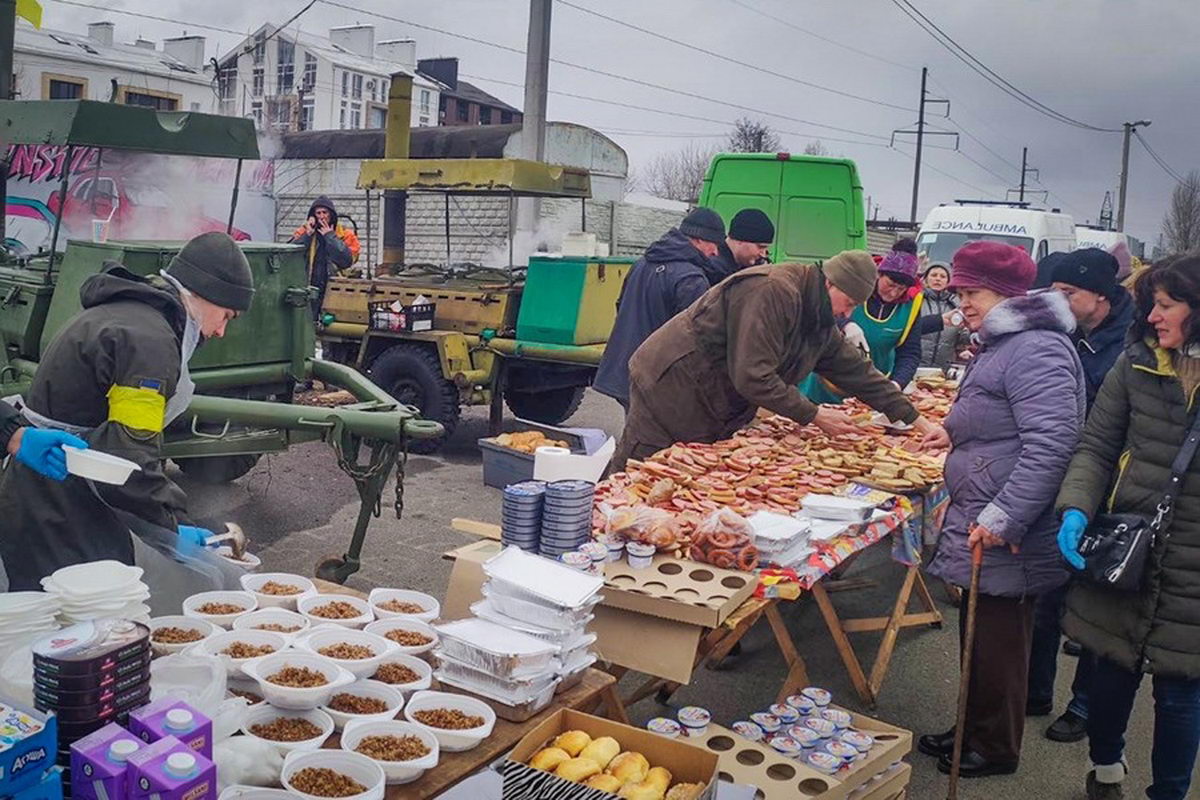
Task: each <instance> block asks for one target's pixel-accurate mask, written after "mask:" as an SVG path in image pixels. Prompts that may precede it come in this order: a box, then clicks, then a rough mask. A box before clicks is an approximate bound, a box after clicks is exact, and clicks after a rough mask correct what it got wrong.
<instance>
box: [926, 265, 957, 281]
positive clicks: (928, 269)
mask: <svg viewBox="0 0 1200 800" xmlns="http://www.w3.org/2000/svg"><path fill="white" fill-rule="evenodd" d="M935 269H940V270H941V271H942V272H944V273H946V279H947V280H949V278H950V276H951V275H952V274H953V273H951V272H950V265H949V264H946V263H945V262H942V261H934V262H933V263H932V264H930V265H929V266H928V267H926V268H925V271H924V272H922V273H921V277H922V278H924V279H925V280H929V273H931V272H933V271H934V270H935Z"/></svg>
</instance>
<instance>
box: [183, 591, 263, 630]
mask: <svg viewBox="0 0 1200 800" xmlns="http://www.w3.org/2000/svg"><path fill="white" fill-rule="evenodd" d="M205 603H230V604H232V605H239V606H242V608H243V609H244V610H243V611H238V612H237V613H234V614H202V613H200V612H199V611H197V610H196V609H197V608H199V607H200V606H202V605H204V604H205ZM257 608H258V601H257V600H255V599H254V595H252V594H250V592H200V593H199V594H194V595H192V596H191V597H188V598H185V599H184V601H183V615H184V616H185V617H192V618H194V619H203V620H207V621H209V622H211V623H212V624H213V625H219V626H220V627H222V628H224V629H225V630H229V628H230V626H232V625H233V621H234V620H235V619H237V618H238V617H240V616H242V615H243V614H249V613H250V612H251V611H254V610H255V609H257Z"/></svg>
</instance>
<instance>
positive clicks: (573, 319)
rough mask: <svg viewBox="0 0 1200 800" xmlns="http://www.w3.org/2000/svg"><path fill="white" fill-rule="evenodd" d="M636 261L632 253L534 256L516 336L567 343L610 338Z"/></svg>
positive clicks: (590, 341) (587, 342)
mask: <svg viewBox="0 0 1200 800" xmlns="http://www.w3.org/2000/svg"><path fill="white" fill-rule="evenodd" d="M632 265H633V260H632V259H628V258H569V257H568V258H546V257H544V256H537V257H534V258H531V259H529V271H528V273H527V274H526V277H525V291H524V292H523V293H522V294H521V310H520V313H519V314H518V316H517V339H519V340H521V341H528V342H545V343H547V344H564V345H584V344H603V343H604V342H607V341H608V335H609V334H610V333H611V332H612V326H613V322H614V320H616V317H617V298H618V297H619V296H620V294H621V286H622V285H623V284H624V283H625V276H626V275H627V274H628V273H629V268H630V267H631V266H632Z"/></svg>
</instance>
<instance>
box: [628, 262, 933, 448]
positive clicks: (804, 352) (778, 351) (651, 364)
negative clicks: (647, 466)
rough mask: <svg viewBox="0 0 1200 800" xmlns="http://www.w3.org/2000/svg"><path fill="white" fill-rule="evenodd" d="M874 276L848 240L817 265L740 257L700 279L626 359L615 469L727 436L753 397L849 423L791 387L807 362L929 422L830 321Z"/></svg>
mask: <svg viewBox="0 0 1200 800" xmlns="http://www.w3.org/2000/svg"><path fill="white" fill-rule="evenodd" d="M874 285H875V262H874V261H872V259H871V256H870V255H868V254H867V253H865V252H863V251H861V250H851V251H846V252H843V253H839V254H838V255H836V256H834V257H833V258H831V259H829V260H828V261H826V262H824V263H823V264H818V265H812V264H778V265H774V266H761V267H751V268H749V269H744V270H742V271H740V272H738V273H735V274H734V275H732V276H730V277H729V278H727V279H726V280H724V281H722V282H721V283H720V284H718V285H716V286H714V287H712V288H711V289H709V290H708V291H707V292H706V293H705V294H704V295H703V296H702V297H701V298H700V299H699V300H697V301H696V302H695V303H693V304H692V305H691V307H689V308H688V309H687V310H686V311H684V312H683V313H681V314H678V315H677V316H675V317H674V318H672V319H671V320H670V321H669V322H667V323H666V324H665V325H663V326H662V327H661V328H659V329H658V330H657V331H655V332H654V333H653V334H651V336H650V338H648V339H647V340H646V341H645V342H644V343H643V344H642V346H641V347H639V348H638V349H637V352H635V353H634V354H633V358H631V359H630V362H629V377H630V382H629V383H630V398H629V399H630V404H629V413H628V415H627V416H626V418H625V430H624V432H623V433H622V435H621V443H620V446H619V447H618V448H617V453H616V455H615V457H614V458H613V466H614V469H622V468H623V467H624V465H625V461H626V460H627V459H629V458H644V457H646V456H648V455H650V454H651V453H653V452H655V451H657V450H661V449H662V448H664V447H669V446H670V445H672V444H674V443H675V442H714V441H716V440H718V439H722V438H725V437H728V436H730V435H731V434H733V432H734V431H736V430H737V429H738V428H740V427H742V426H743V425H745V424H746V423H747V422H749V421H750V420H751V419H752V418H753V417H754V414H755V411H756V410H757V409H758V408H759V407H761V408H765V409H767V410H769V411H773V412H775V413H777V414H782V415H783V416H785V417H788V418H789V419H793V420H795V421H796V422H799V423H804V424H807V423H809V422H812V423H814V424H816V425H817V426H818V427H819V428H821V430H823V431H825V432H826V433H828V434H830V435H837V434H842V433H849V432H853V431H858V430H859V428H858V427H857V426H856V425H855V424H854V423H853V421H852V420H851V419H850V417H849V416H848V415H846V414H845V413H844V412H842V411H838V410H837V409H835V408H832V407H829V406H818V405H816V404H814V403H812V402H811V401H809V400H808V398H806V397H805V396H804V395H803V394H802V393H801V392H800V390H799V389H798V388H797V384H799V383H800V381H802V380H803V379H804V378H805V376H807V375H808V374H809V373H810V372H816V373H818V374H819V375H822V376H824V377H827V378H829V379H830V380H832V381H833V382H835V383H836V384H837V385H838V386H840V387H842V389H843V390H844V391H845V392H846V393H848V394H850V395H853V396H856V397H859V398H861V399H862V400H864V401H865V402H866V403H867V404H868V405H870V406H871V407H872V408H874V409H876V410H878V411H881V412H883V413H884V414H886V415H887V416H888V417H889V418H890V419H892V420H899V421H903V422H907V423H913V424H915V425H916V427H917V432H918V433H920V434H925V433H927V432H929V431H931V430H933V429H934V428H935V427H936V426H935V425H934V424H933V423H930V422H929V421H927V420H925V419H923V418H922V417H920V416H919V414H918V413H917V410H916V409H915V408H914V407H913V405H912V403H910V402H909V401H908V399H907V398H905V396H904V395H903V394H901V393H900V390H899V389H897V388H896V385H895V384H894V383H892V382H891V381H889V380H888V379H887V378H886V377H884V376H883V374H881V373H880V372H879V371H878V370H876V369H875V368H874V367H873V366H872V365H871V362H870V360H869V359H868V358H866V357H865V356H863V354H862V353H861V352H860V351H859V350H858V349H857V348H856V347H854V346H853V345H851V344H848V343H847V342H846V341H845V340H844V339H843V338H842V334H841V332H840V331H839V330H838V327H837V319H838V318H839V317H845V316H846V315H848V314H849V313H850V312H851V311H852V310H853V309H854V307H855V306H856V305H858V304H860V303H862V302H863V301H864V300H866V298H867V297H868V296H869V295H870V294H871V291H872V289H873V287H874Z"/></svg>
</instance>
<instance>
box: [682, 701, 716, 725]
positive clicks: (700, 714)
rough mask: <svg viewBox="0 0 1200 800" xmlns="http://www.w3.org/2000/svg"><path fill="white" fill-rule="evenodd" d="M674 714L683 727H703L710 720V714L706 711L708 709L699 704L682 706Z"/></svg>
mask: <svg viewBox="0 0 1200 800" xmlns="http://www.w3.org/2000/svg"><path fill="white" fill-rule="evenodd" d="M675 716H676V717H677V718H678V719H679V724H680V725H682V726H683V727H684V728H700V729H704V728H707V727H708V723H709V722H711V721H712V714H710V713H708V709H706V708H701V707H700V706H684V707H683V708H681V709H679V713H678V714H676V715H675Z"/></svg>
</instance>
